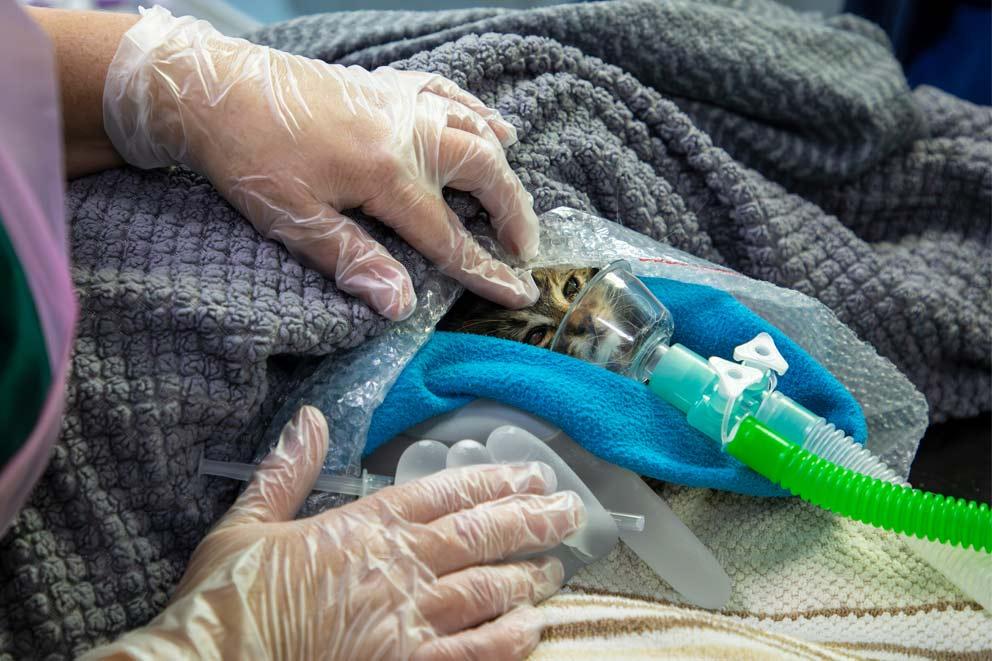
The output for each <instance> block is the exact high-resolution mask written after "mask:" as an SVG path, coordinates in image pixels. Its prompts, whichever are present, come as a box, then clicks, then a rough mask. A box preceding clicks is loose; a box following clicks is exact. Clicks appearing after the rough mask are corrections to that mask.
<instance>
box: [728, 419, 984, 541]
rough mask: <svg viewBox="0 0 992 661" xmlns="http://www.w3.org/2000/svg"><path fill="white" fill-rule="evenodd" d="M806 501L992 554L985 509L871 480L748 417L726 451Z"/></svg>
mask: <svg viewBox="0 0 992 661" xmlns="http://www.w3.org/2000/svg"><path fill="white" fill-rule="evenodd" d="M725 449H726V450H727V452H729V453H730V454H731V455H733V456H734V457H737V458H738V459H739V460H740V461H741V462H743V463H744V464H746V465H747V466H749V467H751V468H752V469H753V470H755V471H757V472H758V473H760V474H762V475H764V476H765V477H767V478H768V479H769V480H771V481H772V482H774V483H775V484H778V485H780V486H782V487H784V488H786V489H788V490H789V491H791V492H792V493H794V494H795V495H797V496H799V497H800V498H802V499H803V500H805V501H807V502H810V503H813V504H814V505H818V506H820V507H822V508H824V509H828V510H830V511H831V512H836V513H837V514H841V515H843V516H846V517H848V518H851V519H855V520H857V521H861V522H863V523H868V524H871V525H873V526H878V527H880V528H885V529H886V530H891V531H893V532H897V533H906V534H908V535H914V536H916V537H920V538H923V539H929V540H931V541H934V540H936V541H939V542H943V543H945V544H954V545H957V546H962V547H965V548H967V547H969V546H971V547H973V548H975V549H976V550H983V551H987V552H992V512H990V510H989V506H988V505H986V504H985V503H981V504H979V503H976V502H974V501H969V500H962V499H957V498H953V497H950V496H948V497H944V496H941V495H939V494H933V493H930V492H928V491H921V490H919V489H913V488H911V487H906V486H902V485H898V484H892V483H891V482H886V481H884V480H880V479H878V478H875V477H869V476H867V475H864V474H862V473H858V472H855V471H852V470H850V469H848V468H844V467H842V466H838V465H837V464H834V463H831V462H829V461H827V460H825V459H822V458H820V457H817V456H816V455H814V454H812V453H811V452H809V451H808V450H804V449H803V448H801V447H799V446H798V445H795V444H793V443H790V442H789V441H787V440H786V439H784V438H782V437H781V436H779V435H778V434H776V433H775V432H774V431H772V430H771V429H769V428H768V427H767V426H766V425H764V424H762V423H760V422H758V421H757V420H756V419H755V418H754V416H752V415H748V416H746V417H745V418H743V419H742V420H741V421H740V424H739V425H738V427H737V433H735V434H734V437H733V438H732V439H731V440H730V442H729V443H727V445H726V446H725Z"/></svg>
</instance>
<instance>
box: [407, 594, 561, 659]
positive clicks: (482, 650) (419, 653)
mask: <svg viewBox="0 0 992 661" xmlns="http://www.w3.org/2000/svg"><path fill="white" fill-rule="evenodd" d="M543 629H544V617H543V616H542V615H541V612H540V611H539V610H538V609H536V608H534V607H533V606H522V607H520V608H517V609H516V610H513V611H511V612H509V613H507V614H506V615H504V616H503V617H501V618H499V619H498V620H496V621H494V622H489V623H487V624H483V625H482V626H481V627H477V628H475V629H469V630H468V631H462V632H461V633H457V634H455V635H453V636H444V637H442V638H435V639H434V640H431V641H428V642H426V643H424V644H423V645H421V646H420V647H418V648H417V649H416V651H414V653H413V655H412V656H411V657H410V659H411V661H463V660H464V659H487V660H499V661H503V660H505V661H516V660H518V659H523V658H525V657H526V656H527V655H528V654H530V653H531V652H533V651H534V648H535V647H537V644H538V643H540V642H541V631H542V630H543Z"/></svg>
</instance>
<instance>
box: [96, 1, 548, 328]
mask: <svg viewBox="0 0 992 661" xmlns="http://www.w3.org/2000/svg"><path fill="white" fill-rule="evenodd" d="M143 13H144V16H143V17H142V19H141V20H140V21H138V23H136V24H135V26H134V27H133V28H131V29H130V30H129V31H128V32H127V33H126V34H125V35H124V38H123V39H122V41H121V44H120V47H119V48H118V50H117V54H116V55H115V56H114V59H113V61H112V63H111V65H110V68H109V71H108V72H107V82H106V86H105V89H104V99H103V113H104V125H105V128H106V131H107V134H108V135H109V136H110V139H111V141H112V142H113V144H114V147H115V148H116V149H117V151H118V152H120V154H121V155H122V156H123V157H124V159H125V160H127V161H128V162H129V163H131V164H133V165H136V166H138V167H142V168H152V167H161V166H166V165H174V164H183V165H186V166H188V167H190V168H192V169H194V170H196V171H198V172H200V173H202V174H204V175H205V176H207V177H208V178H209V179H210V181H211V182H212V183H213V184H214V186H215V187H216V188H217V189H218V190H219V191H220V192H221V193H222V194H223V195H224V196H225V197H226V198H227V199H228V200H229V201H230V202H231V203H232V204H233V205H234V206H235V207H237V208H238V209H239V210H240V211H241V212H242V213H243V214H244V215H245V216H246V217H247V218H248V219H249V220H250V221H251V222H252V224H253V225H254V226H255V227H256V228H257V229H258V231H259V232H261V233H262V234H263V235H264V236H266V237H269V238H272V239H276V240H279V241H281V242H282V243H284V244H285V245H286V247H287V248H288V249H289V250H290V251H291V252H292V253H293V254H294V255H295V256H296V257H297V258H298V259H300V261H302V262H303V263H305V264H307V265H309V266H312V267H313V268H315V269H317V270H319V271H321V272H322V273H324V274H325V275H327V276H329V277H333V278H334V279H335V281H336V282H337V285H338V287H339V288H340V289H342V290H344V291H346V292H349V293H351V294H354V295H356V296H359V297H361V298H362V299H363V300H365V301H366V302H367V303H368V304H369V305H370V306H371V307H373V308H374V309H375V310H377V311H378V312H380V313H381V314H383V315H384V316H386V317H389V318H390V319H402V318H405V317H406V316H408V315H409V314H410V313H411V312H412V311H413V308H414V306H415V303H416V295H415V294H414V291H413V287H412V284H411V281H410V276H409V274H408V273H407V272H406V269H405V268H404V267H403V266H402V265H401V264H400V263H399V262H398V261H396V260H395V259H393V258H392V257H391V256H390V255H389V253H388V252H387V251H386V249H385V248H383V247H382V246H381V245H380V244H378V243H377V242H376V241H374V240H373V239H372V238H371V237H370V236H369V235H368V233H367V232H365V231H364V230H363V229H362V228H361V227H359V226H358V225H357V224H355V223H354V222H353V221H351V220H350V219H348V218H347V217H345V216H343V215H342V214H341V211H343V210H346V209H356V208H360V209H361V210H362V211H364V212H365V213H367V214H369V215H370V216H373V217H375V218H377V219H379V220H380V221H381V222H383V223H385V224H386V225H388V226H389V227H391V228H393V229H394V230H395V231H396V232H397V233H399V234H400V236H402V237H403V238H404V239H406V240H407V241H408V242H409V243H410V244H411V245H412V246H413V247H414V248H416V249H417V250H419V251H420V252H421V253H422V254H423V255H424V256H426V257H427V258H428V259H430V260H431V261H433V262H434V263H435V264H437V265H438V266H439V267H440V268H441V270H442V271H443V272H444V273H446V274H447V275H449V276H451V277H453V278H455V279H457V280H458V281H459V282H461V283H462V284H463V285H465V286H466V287H467V288H468V289H471V290H472V291H474V292H476V293H477V294H479V295H481V296H484V297H486V298H489V299H491V300H493V301H496V302H497V303H501V304H503V305H506V306H508V307H516V308H519V307H523V306H526V305H529V304H530V303H532V302H533V301H534V300H535V299H536V298H537V286H536V285H535V284H534V281H533V279H532V278H531V277H530V275H529V274H518V273H517V272H515V271H514V270H513V269H512V268H510V267H509V266H507V265H506V264H504V263H502V262H500V261H498V260H496V259H494V258H493V257H492V256H491V255H490V254H489V253H487V252H486V251H485V250H483V249H482V248H481V247H480V246H479V245H478V243H476V241H475V240H474V239H473V238H472V236H471V235H470V234H469V233H468V232H467V231H466V230H465V228H464V227H463V226H462V224H461V222H460V221H459V219H458V217H457V216H456V215H455V214H454V212H453V211H452V210H451V209H450V208H449V207H448V205H447V204H446V203H445V201H444V199H443V198H442V196H441V189H442V187H444V186H451V187H452V188H456V189H459V190H464V191H469V192H471V193H472V194H473V195H475V196H476V197H477V198H478V199H479V200H480V202H481V203H482V205H483V206H484V207H485V208H486V209H487V211H488V212H489V215H490V218H491V220H492V223H493V226H494V227H495V229H496V233H497V238H498V239H499V241H500V242H501V243H502V244H503V245H504V246H506V247H507V248H508V249H509V250H510V251H511V252H512V253H514V254H516V255H518V256H520V257H521V258H523V259H529V258H531V257H533V256H534V255H536V254H537V249H538V224H537V223H538V221H537V216H536V214H535V213H534V210H533V207H532V203H533V198H532V197H531V196H530V194H529V193H527V191H526V190H525V189H524V188H523V186H522V185H521V183H520V180H519V179H518V178H517V177H516V175H515V174H514V173H513V171H512V170H511V169H510V166H509V164H508V163H507V161H506V157H505V155H504V153H503V148H504V147H506V146H508V145H510V144H512V143H513V142H515V141H516V132H515V130H514V128H513V126H511V125H510V124H509V123H507V122H506V121H504V120H503V119H502V118H501V117H500V116H499V113H497V112H496V111H494V110H491V109H489V108H487V107H486V106H485V105H483V103H482V102H481V101H479V100H478V99H477V98H475V97H474V96H472V95H471V94H469V93H468V92H466V91H464V90H462V89H461V88H459V87H458V86H457V85H455V83H453V82H451V81H450V80H448V79H446V78H443V77H441V76H437V75H431V74H426V73H418V72H413V71H399V70H396V69H390V68H380V69H376V70H375V71H373V72H369V71H366V70H365V69H361V68H359V67H347V68H346V67H342V66H338V65H330V64H326V63H324V62H320V61H317V60H311V59H308V58H304V57H299V56H295V55H290V54H288V53H284V52H281V51H277V50H273V49H271V48H267V47H264V46H258V45H255V44H251V43H249V42H247V41H245V40H243V39H234V38H228V37H225V36H223V35H222V34H220V33H219V32H217V31H216V30H214V29H213V28H212V27H211V26H210V24H209V23H207V22H205V21H198V20H194V19H192V18H190V17H184V18H174V17H173V16H172V15H171V14H169V12H168V11H166V10H165V9H162V8H160V7H155V8H153V9H151V10H148V11H144V12H143Z"/></svg>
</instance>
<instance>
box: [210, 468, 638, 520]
mask: <svg viewBox="0 0 992 661" xmlns="http://www.w3.org/2000/svg"><path fill="white" fill-rule="evenodd" d="M256 468H257V466H256V465H255V464H243V463H239V462H236V461H217V460H215V459H207V458H206V457H200V467H199V470H198V474H199V475H200V476H201V477H202V476H204V475H212V476H214V477H226V478H230V479H232V480H240V481H242V482H247V481H248V480H249V479H251V476H252V474H253V473H254V472H255V469H256ZM392 483H393V478H391V477H388V476H386V475H373V474H371V473H369V472H367V471H365V470H363V471H362V475H361V477H351V476H349V475H328V474H326V473H321V474H320V477H318V478H317V481H316V482H315V483H314V485H313V490H314V491H324V492H327V493H340V494H343V495H346V496H358V497H359V498H361V497H362V496H367V495H369V494H371V493H375V492H376V491H379V490H380V489H385V488H386V487H388V486H390V485H392ZM610 516H611V517H612V518H613V521H614V523H616V524H617V528H618V529H619V530H622V531H624V532H641V531H643V530H644V516H643V515H641V514H627V513H625V512H610Z"/></svg>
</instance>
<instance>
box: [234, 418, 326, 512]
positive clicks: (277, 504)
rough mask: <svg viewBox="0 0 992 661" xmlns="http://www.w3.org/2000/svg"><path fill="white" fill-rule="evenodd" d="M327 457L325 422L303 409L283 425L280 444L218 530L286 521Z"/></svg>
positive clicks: (314, 479) (308, 489)
mask: <svg viewBox="0 0 992 661" xmlns="http://www.w3.org/2000/svg"><path fill="white" fill-rule="evenodd" d="M326 454H327V421H326V420H324V415H323V414H322V413H321V412H320V411H319V410H317V409H316V408H314V407H312V406H304V407H302V408H301V409H300V410H299V411H297V413H296V415H295V416H293V419H292V420H290V421H289V422H287V423H286V426H285V427H283V430H282V433H281V434H280V435H279V443H278V444H277V445H276V447H275V449H273V450H272V452H270V453H269V455H268V456H267V457H266V458H265V460H264V461H262V463H261V464H260V465H259V467H258V470H256V471H255V474H254V475H253V476H252V478H251V481H250V482H249V483H248V487H247V488H246V489H245V490H244V493H242V494H241V496H240V497H238V499H237V501H235V503H234V505H233V506H232V507H231V509H230V510H228V512H227V514H225V515H224V517H223V518H222V519H221V520H220V523H219V524H218V525H217V529H221V528H226V527H229V526H237V525H244V524H250V523H273V522H277V521H289V520H290V519H292V518H293V516H295V515H296V512H297V511H298V510H299V509H300V506H301V505H302V504H303V500H304V499H305V498H306V497H307V494H309V493H310V491H311V490H312V489H313V485H314V482H315V481H316V480H317V477H318V476H319V474H320V470H321V468H322V467H323V464H324V456H325V455H326Z"/></svg>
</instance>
